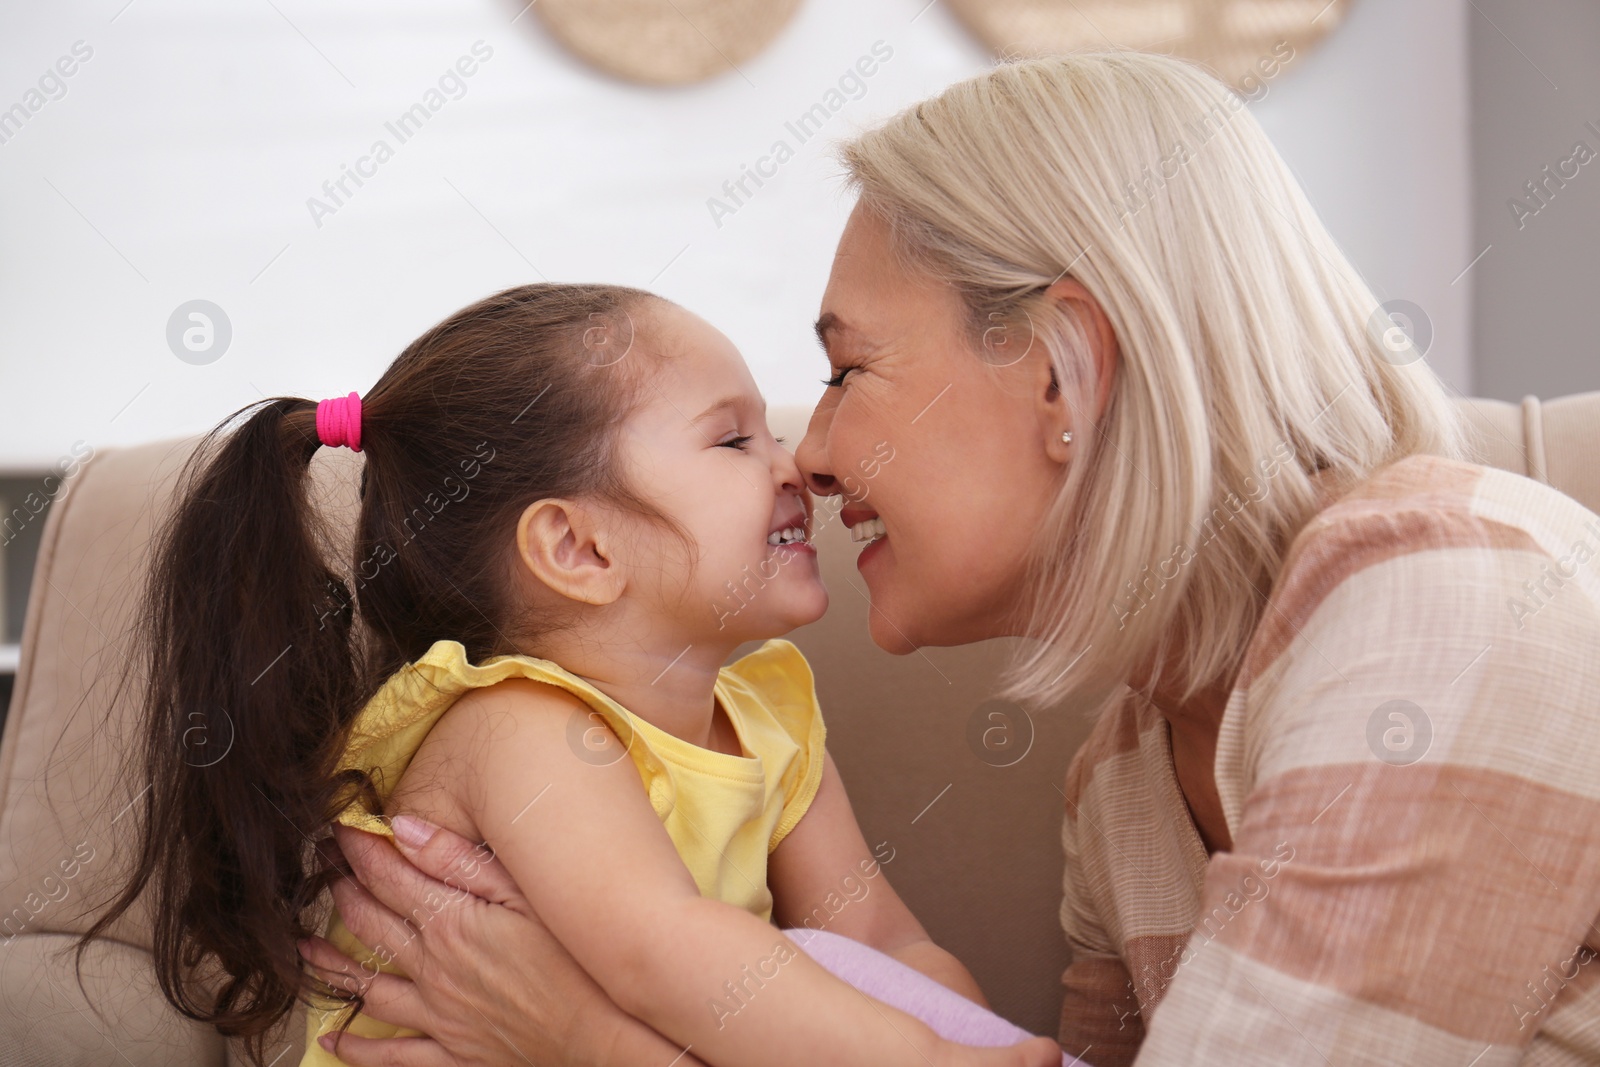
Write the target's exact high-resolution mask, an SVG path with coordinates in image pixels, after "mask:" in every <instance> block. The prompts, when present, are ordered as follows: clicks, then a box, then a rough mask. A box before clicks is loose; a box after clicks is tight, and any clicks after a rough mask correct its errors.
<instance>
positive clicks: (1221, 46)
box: [541, 0, 1354, 95]
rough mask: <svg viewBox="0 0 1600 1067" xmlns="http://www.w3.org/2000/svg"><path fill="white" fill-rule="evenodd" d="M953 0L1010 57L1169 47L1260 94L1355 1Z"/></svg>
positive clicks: (977, 29)
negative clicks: (1267, 84) (1266, 85)
mask: <svg viewBox="0 0 1600 1067" xmlns="http://www.w3.org/2000/svg"><path fill="white" fill-rule="evenodd" d="M542 2H543V0H541V3H542ZM946 2H947V3H948V4H949V5H950V9H951V10H952V11H954V12H955V13H956V17H957V18H959V19H960V20H961V21H962V22H963V23H965V24H966V26H967V28H968V29H970V30H971V31H972V32H973V33H974V34H975V35H976V36H977V37H978V39H979V40H981V41H983V43H984V44H986V45H988V46H989V47H990V48H992V49H993V50H994V52H995V54H996V55H999V56H1001V57H1003V58H1011V57H1028V56H1042V55H1057V54H1060V53H1062V52H1083V51H1101V50H1112V49H1124V48H1125V49H1132V50H1135V51H1139V52H1162V53H1167V54H1170V55H1176V56H1181V57H1183V58H1184V59H1192V60H1195V61H1197V62H1199V63H1202V64H1204V65H1205V66H1206V67H1207V68H1209V69H1210V70H1211V72H1212V73H1213V74H1215V75H1216V76H1217V77H1219V78H1221V79H1222V80H1223V81H1225V82H1227V83H1228V84H1229V85H1231V86H1233V87H1234V88H1235V89H1238V90H1239V91H1241V92H1242V93H1245V94H1246V95H1254V94H1256V93H1258V92H1260V91H1261V90H1260V88H1259V86H1262V85H1265V84H1266V83H1267V82H1270V81H1271V80H1272V79H1273V78H1275V77H1277V75H1278V74H1280V73H1282V70H1283V68H1284V67H1286V66H1293V65H1294V63H1295V61H1296V60H1298V59H1300V58H1302V57H1303V56H1304V55H1305V54H1306V53H1307V52H1309V51H1310V50H1311V48H1312V47H1313V46H1315V45H1316V43H1317V42H1318V41H1319V40H1321V39H1322V38H1323V37H1324V36H1325V35H1326V34H1328V33H1329V32H1331V31H1332V30H1333V29H1334V28H1335V27H1336V26H1338V25H1339V23H1340V21H1341V20H1342V19H1343V18H1344V17H1345V15H1346V14H1348V12H1349V10H1350V6H1351V4H1352V3H1354V0H946Z"/></svg>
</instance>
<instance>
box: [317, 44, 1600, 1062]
mask: <svg viewBox="0 0 1600 1067" xmlns="http://www.w3.org/2000/svg"><path fill="white" fill-rule="evenodd" d="M844 159H845V161H846V163H847V165H848V168H849V173H850V177H851V180H852V183H853V185H854V187H855V188H856V190H857V191H858V193H859V200H858V203H857V205H856V207H855V209H854V212H853V213H852V215H851V216H850V219H849V221H848V223H847V224H846V226H845V230H844V233H843V235H842V237H841V238H840V241H839V247H838V252H837V255H836V257H835V259H834V264H833V272H832V276H831V277H830V279H829V282H828V287H827V291H826V293H825V295H824V297H823V301H822V309H821V312H822V314H821V318H820V319H819V321H818V333H819V336H820V337H821V339H822V341H823V343H824V347H825V348H826V351H827V357H828V361H829V363H830V365H831V371H832V378H831V380H830V382H829V386H828V389H827V391H826V393H825V394H824V396H823V397H822V399H821V401H820V402H819V403H818V405H817V408H816V411H815V414H814V415H813V416H812V420H811V425H810V428H809V431H808V432H807V434H806V436H805V439H804V440H803V441H802V442H801V443H800V445H799V447H798V450H797V458H798V460H799V463H800V466H801V469H802V470H803V471H804V472H805V473H806V476H807V479H808V482H809V484H810V486H811V488H812V490H813V491H814V492H815V493H817V494H819V495H832V494H838V495H841V496H842V497H843V500H842V505H843V512H842V514H843V518H844V521H845V522H846V523H849V524H851V525H852V526H857V527H858V529H859V530H860V532H861V533H862V534H864V535H866V534H874V535H876V536H875V537H874V538H873V540H872V541H871V543H870V544H868V545H867V547H866V548H865V549H864V550H863V552H862V556H861V559H860V561H859V563H858V566H859V568H860V570H861V573H862V575H863V577H864V579H865V581H866V584H867V587H868V589H869V590H870V593H871V598H872V607H873V611H872V612H871V618H872V620H873V623H872V637H873V640H874V641H875V642H876V643H877V644H878V645H880V646H881V647H882V648H884V649H885V650H887V651H889V652H893V653H898V654H903V653H906V652H909V651H911V650H912V649H915V648H917V647H919V646H922V645H955V644H963V643H966V642H971V641H981V640H984V639H986V638H991V637H997V636H1002V635H1020V636H1024V637H1026V638H1029V639H1030V640H1028V641H1026V642H1024V643H1023V646H1024V649H1025V651H1024V652H1022V653H1021V654H1020V656H1019V658H1018V660H1017V661H1016V662H1015V663H1013V664H1012V665H1011V667H1010V670H1009V672H1008V674H1007V676H1006V678H1005V679H1004V686H1005V687H1004V689H1003V691H1002V692H1001V693H1000V694H998V695H999V696H1003V697H1007V698H1010V699H1014V700H1018V701H1055V700H1059V699H1060V698H1061V697H1062V696H1063V695H1064V694H1065V693H1066V692H1067V691H1069V690H1077V689H1082V690H1083V691H1085V692H1087V691H1105V690H1109V692H1110V694H1111V695H1110V697H1109V698H1108V700H1107V701H1106V704H1105V706H1104V707H1103V708H1102V709H1101V711H1100V715H1099V719H1098V721H1097V725H1096V727H1095V729H1094V731H1093V733H1092V735H1091V736H1090V738H1089V739H1088V741H1087V742H1086V743H1085V745H1084V746H1083V747H1082V748H1081V749H1080V750H1079V751H1078V752H1077V754H1076V755H1075V756H1074V758H1073V760H1072V763H1071V765H1070V766H1069V767H1068V768H1066V782H1065V794H1066V798H1067V804H1066V818H1065V826H1064V830H1063V842H1064V845H1065V848H1066V875H1065V884H1064V886H1063V900H1062V905H1061V922H1062V925H1063V927H1064V929H1065V932H1066V936H1067V938H1068V940H1069V942H1070V944H1071V946H1072V949H1073V962H1072V965H1071V966H1070V967H1069V968H1068V969H1067V971H1066V973H1065V974H1064V975H1063V976H1062V982H1063V986H1064V993H1065V995H1064V1003H1063V1005H1062V1013H1061V1028H1060V1034H1059V1039H1060V1041H1061V1042H1062V1044H1063V1046H1064V1047H1065V1048H1066V1049H1067V1051H1069V1052H1072V1053H1074V1054H1079V1053H1083V1054H1084V1056H1085V1058H1086V1059H1087V1060H1088V1061H1090V1062H1092V1063H1094V1064H1097V1065H1112V1064H1125V1063H1133V1062H1137V1063H1138V1064H1139V1065H1141V1067H1144V1065H1164V1064H1212V1063H1215V1064H1228V1065H1230V1067H1250V1065H1256V1064H1262V1065H1265V1064H1273V1065H1284V1064H1308V1065H1321V1064H1335V1063H1337V1064H1345V1063H1405V1064H1411V1065H1427V1064H1440V1065H1444V1064H1450V1065H1453V1067H1468V1065H1469V1064H1470V1065H1473V1067H1491V1065H1498V1064H1511V1063H1525V1064H1557V1063H1560V1064H1576V1063H1600V966H1590V965H1589V964H1590V963H1591V961H1592V960H1593V959H1594V957H1595V954H1596V951H1600V932H1597V929H1596V919H1597V915H1600V773H1597V768H1600V608H1597V602H1600V576H1597V575H1596V567H1595V566H1594V565H1592V564H1591V563H1590V562H1589V560H1590V556H1589V555H1584V556H1583V558H1582V559H1579V560H1578V561H1577V562H1576V563H1574V562H1573V559H1574V558H1575V557H1574V554H1573V549H1574V546H1576V545H1579V544H1580V543H1581V544H1586V545H1587V544H1590V543H1591V542H1592V539H1593V537H1594V536H1595V532H1596V531H1600V519H1597V517H1596V516H1595V515H1594V514H1593V513H1591V512H1589V511H1587V510H1585V509H1584V508H1583V507H1582V506H1580V505H1579V504H1578V503H1576V502H1575V501H1573V500H1571V499H1570V498H1568V497H1566V496H1564V495H1562V494H1560V493H1559V492H1557V491H1555V490H1553V489H1551V488H1549V487H1547V486H1543V485H1540V484H1538V483H1535V482H1533V481H1530V480H1528V479H1526V478H1522V477H1520V476H1517V475H1513V474H1509V473H1506V472H1503V471H1499V470H1494V469H1490V468H1487V467H1484V466H1481V465H1478V464H1476V463H1474V462H1471V461H1470V460H1469V457H1468V453H1467V449H1466V444H1465V438H1464V430H1463V427H1462V425H1461V424H1460V422H1459V416H1458V414H1457V411H1456V409H1455V407H1454V405H1453V404H1452V403H1451V401H1450V399H1449V398H1448V397H1447V395H1446V393H1445V389H1444V387H1443V385H1442V383H1441V382H1440V381H1439V380H1438V379H1437V377H1436V376H1435V375H1434V374H1433V372H1432V371H1431V370H1430V369H1429V367H1428V366H1427V364H1426V363H1425V362H1423V361H1422V359H1421V358H1420V353H1419V352H1417V351H1416V350H1415V349H1414V348H1413V347H1412V346H1411V345H1410V344H1409V343H1408V342H1407V341H1406V338H1405V335H1404V333H1403V332H1401V331H1399V330H1398V329H1397V328H1396V326H1395V324H1394V323H1393V322H1392V321H1391V320H1390V319H1389V318H1388V316H1387V315H1386V314H1384V309H1383V308H1381V307H1380V305H1379V302H1378V300H1377V299H1376V298H1375V297H1374V295H1373V294H1372V292H1371V290H1370V289H1369V288H1368V286H1367V285H1366V284H1365V283H1364V282H1363V281H1362V280H1361V277H1360V275H1359V274H1358V273H1357V272H1356V270H1355V269H1354V268H1353V267H1352V266H1351V265H1350V263H1349V262H1348V261H1347V260H1346V258H1345V256H1344V255H1343V254H1342V253H1341V251H1340V250H1339V248H1338V246H1337V245H1336V244H1335V243H1334V242H1333V240H1332V239H1331V238H1330V237H1329V235H1328V233H1327V231H1326V229H1325V228H1324V226H1323V224H1322V222H1321V221H1320V220H1319V219H1318V217H1317V215H1316V213H1315V212H1314V211H1313V209H1312V207H1311V205H1310V204H1309V203H1308V202H1307V200H1306V198H1305V195H1304V193H1303V192H1302V191H1301V189H1300V187H1299V186H1298V184H1297V183H1296V181H1295V180H1294V178H1293V176H1292V175H1291V173H1290V172H1289V170H1288V168H1287V167H1286V166H1285V165H1284V163H1283V161H1282V160H1281V159H1280V158H1279V156H1278V155H1277V153H1276V152H1275V151H1274V149H1273V148H1272V146H1271V144H1270V143H1269V142H1268V141H1267V139H1266V137H1265V135H1264V134H1263V133H1262V131H1261V129H1260V127H1259V126H1258V125H1257V123H1256V121H1255V120H1254V118H1252V117H1251V115H1250V114H1249V113H1248V112H1247V111H1245V110H1244V109H1243V108H1242V105H1241V104H1240V102H1239V100H1238V98H1237V97H1235V96H1233V95H1232V94H1231V93H1229V92H1228V90H1226V89H1225V88H1224V87H1223V86H1222V85H1221V84H1220V83H1218V82H1216V81H1215V80H1214V79H1212V78H1210V77H1209V76H1207V75H1206V74H1204V73H1202V72H1201V71H1200V70H1199V69H1198V68H1195V67H1193V66H1190V65H1188V64H1186V63H1183V62H1181V61H1178V60H1174V59H1170V58H1165V57H1160V56H1151V55H1141V54H1134V53H1113V54H1092V55H1077V56H1071V57H1062V58H1052V59H1041V60H1033V61H1026V62H1018V63H1010V64H1005V65H1002V66H999V67H997V68H995V69H994V70H991V71H989V72H987V73H985V74H983V75H980V76H978V77H975V78H973V79H971V80H968V81H965V82H962V83H960V84H957V85H955V86H952V87H951V88H949V89H947V90H946V91H945V92H943V93H942V94H940V95H939V96H937V97H935V98H933V99H931V100H928V101H925V102H923V103H922V104H920V105H917V106H916V107H913V108H911V109H909V110H907V111H905V112H903V113H901V114H900V115H898V116H896V117H895V118H893V119H892V120H890V121H889V122H888V123H887V124H885V125H884V126H882V127H881V128H879V129H876V130H873V131H871V132H869V133H867V134H865V135H864V136H861V137H860V138H858V139H856V140H855V141H853V142H852V143H850V144H849V145H847V146H846V148H845V149H844ZM930 405H932V406H930ZM923 415H927V416H928V417H922V416H923ZM886 426H888V427H893V428H894V443H895V450H896V460H895V463H894V464H893V465H892V466H888V467H883V468H881V470H880V473H879V474H878V475H877V476H876V477H875V478H874V479H873V480H872V482H871V483H870V487H866V486H862V485H861V484H859V482H857V481H856V480H853V479H849V478H847V477H845V475H846V473H847V472H850V471H853V470H856V469H858V463H859V462H861V461H862V460H864V459H869V458H870V456H871V454H872V449H873V446H874V444H875V443H876V442H878V441H880V440H881V439H882V437H883V428H884V427H886ZM869 489H870V491H869ZM1590 524H1592V530H1591V529H1590V528H1589V527H1590ZM1552 566H1554V567H1557V569H1559V570H1560V572H1561V574H1562V575H1563V576H1566V575H1567V572H1568V571H1569V570H1573V569H1574V568H1575V569H1576V570H1575V577H1576V580H1567V581H1564V582H1563V583H1561V584H1560V585H1559V587H1552V586H1550V585H1549V583H1548V582H1546V583H1545V584H1543V585H1538V584H1536V583H1538V582H1539V580H1540V576H1541V575H1548V574H1549V572H1550V568H1551V567H1552ZM1529 583H1535V584H1533V585H1532V586H1531V588H1534V589H1536V590H1542V593H1543V595H1541V596H1540V597H1539V599H1538V604H1539V607H1538V610H1537V611H1528V610H1526V609H1525V610H1523V611H1521V612H1518V611H1515V610H1508V605H1509V604H1513V603H1516V604H1523V605H1524V606H1525V605H1526V604H1527V602H1528V596H1529V593H1528V590H1529V588H1530V584H1529ZM397 829H399V827H398V826H397ZM411 829H412V830H413V831H415V830H416V827H412V828H411ZM406 836H407V837H409V840H402V841H401V847H402V849H403V852H404V856H402V855H401V854H398V853H397V852H396V851H395V850H394V848H392V847H391V846H390V845H389V844H388V843H387V842H386V841H381V840H378V839H374V838H370V837H368V836H366V835H362V834H359V833H356V832H354V831H341V837H340V845H341V847H342V848H343V850H344V853H345V855H346V856H347V857H348V860H349V862H350V863H351V865H352V867H353V868H354V870H355V872H356V873H357V875H358V877H359V878H360V882H361V883H362V884H357V883H356V882H353V881H349V880H346V881H344V882H342V883H341V884H340V886H339V887H338V888H337V889H336V891H335V893H336V897H337V902H338V906H339V909H340V912H341V913H342V914H343V915H344V916H345V918H346V922H347V923H348V924H349V925H350V927H351V928H352V929H353V930H354V931H355V932H356V934H357V935H358V936H360V937H361V938H362V940H364V941H367V942H368V943H377V942H378V941H379V940H385V930H386V928H387V927H388V926H389V924H393V923H398V922H399V918H398V916H400V915H405V914H407V913H409V912H410V911H411V910H412V908H413V907H415V906H419V905H418V903H417V902H418V901H420V900H422V899H424V897H425V896H426V894H428V893H429V892H449V890H447V889H445V887H444V886H442V885H441V884H440V883H439V881H438V880H437V879H442V878H443V877H445V876H446V875H447V874H449V873H450V872H451V871H453V870H457V869H458V865H459V863H460V862H461V861H462V858H463V857H465V856H469V855H470V854H471V850H472V844H471V843H469V842H466V841H463V840H461V839H459V838H455V837H453V835H450V834H448V833H447V832H445V831H437V832H432V833H431V836H430V835H429V832H428V828H427V827H426V826H424V827H423V828H422V831H421V832H420V833H417V832H413V833H409V834H408V835H406ZM408 860H409V862H408ZM478 884H479V886H480V888H479V892H480V894H481V895H482V898H481V899H480V898H470V900H469V903H468V904H467V905H466V906H464V907H460V908H452V909H447V910H446V912H445V913H443V914H441V915H440V916H438V917H436V918H435V919H433V920H432V921H431V922H430V923H429V924H427V925H426V926H425V927H423V929H422V930H421V931H420V933H417V934H416V935H415V936H414V937H411V938H410V939H409V944H408V946H407V948H406V950H405V951H403V952H402V953H401V954H400V956H399V958H398V960H397V962H398V963H399V964H400V965H401V966H402V967H404V969H405V971H406V972H407V973H408V974H410V975H411V976H412V977H411V978H410V979H409V980H408V979H405V978H401V977H397V976H393V975H381V976H379V977H378V978H377V979H376V980H375V981H374V982H373V983H372V985H371V986H370V988H369V990H368V997H369V1000H368V1011H369V1013H370V1014H372V1015H375V1016H377V1017H379V1018H382V1019H386V1020H389V1021H392V1022H395V1023H399V1024H403V1025H406V1026H412V1027H415V1028H417V1029H419V1030H421V1031H423V1032H425V1033H427V1034H429V1035H431V1036H430V1037H429V1038H418V1039H397V1040H392V1041H389V1042H382V1043H372V1042H361V1041H356V1040H352V1041H347V1042H346V1043H345V1044H344V1045H343V1047H342V1048H341V1050H340V1054H341V1056H342V1057H343V1058H344V1059H346V1060H347V1061H348V1062H350V1063H353V1064H408V1065H419V1067H420V1065H438V1064H447V1063H451V1064H454V1063H473V1064H478V1063H485V1064H486V1063H496V1064H499V1063H522V1062H526V1061H527V1060H531V1061H532V1062H535V1063H539V1064H545V1063H573V1064H628V1065H633V1064H639V1065H645V1064H648V1065H652V1067H664V1065H666V1064H667V1063H668V1062H669V1061H672V1060H673V1058H674V1057H675V1056H679V1055H680V1053H679V1050H678V1048H677V1047H676V1046H674V1045H672V1044H671V1043H670V1042H668V1041H666V1039H664V1038H661V1037H660V1036H659V1035H657V1034H656V1033H654V1031H651V1030H649V1029H648V1028H647V1027H645V1026H644V1025H643V1024H642V1023H639V1022H638V1021H637V1020H635V1019H632V1018H631V1017H629V1016H626V1015H624V1014H623V1013H621V1012H620V1011H619V1010H618V1009H617V1008H616V1007H615V1006H613V1005H612V1004H611V1002H610V1001H609V1000H608V999H607V998H606V997H605V995H604V994H603V993H602V992H601V991H600V989H599V988H598V986H596V985H595V983H594V982H593V981H592V980H591V979H590V978H589V977H588V976H587V975H586V974H584V973H583V972H582V970H581V969H579V968H578V967H577V966H576V964H575V963H574V962H573V961H572V959H571V957H570V956H568V955H567V954H566V952H565V951H564V950H563V949H562V947H561V946H560V945H559V944H558V943H556V942H555V941H554V940H553V938H551V936H550V935H549V934H548V932H547V931H546V930H545V929H544V927H543V926H542V925H541V924H540V922H539V921H538V919H537V917H536V916H534V915H533V914H531V912H530V910H529V909H528V908H527V906H526V904H525V902H523V901H522V898H521V896H520V894H519V893H518V892H517V890H516V888H515V886H514V884H513V883H511V881H510V880H509V879H508V878H506V877H505V876H504V874H503V872H501V871H499V870H498V869H497V868H495V867H494V866H493V865H492V864H491V865H489V866H486V867H485V868H484V870H483V872H482V876H481V878H480V880H479V883H478ZM362 885H364V886H365V888H363V887H362ZM308 956H309V958H311V959H312V960H313V962H315V963H317V964H319V965H320V966H322V967H323V968H324V969H325V970H327V971H335V970H338V969H340V967H341V965H343V966H344V967H346V968H349V966H350V965H349V964H348V963H347V962H343V961H341V959H339V958H337V957H330V956H329V955H328V954H327V953H326V951H325V950H324V949H323V948H322V947H321V946H318V945H315V944H313V945H312V946H311V947H310V948H309V949H308ZM818 1025H819V1026H825V1025H826V1020H819V1021H818ZM1085 1050H1087V1051H1086V1052H1085ZM691 1059H692V1056H689V1055H683V1056H682V1059H680V1060H679V1062H680V1063H683V1062H688V1061H690V1060H691Z"/></svg>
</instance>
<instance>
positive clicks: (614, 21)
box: [533, 0, 800, 85]
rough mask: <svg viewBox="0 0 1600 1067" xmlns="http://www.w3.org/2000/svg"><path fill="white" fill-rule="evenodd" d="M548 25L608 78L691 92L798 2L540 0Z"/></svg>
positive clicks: (747, 52) (767, 35) (732, 65)
mask: <svg viewBox="0 0 1600 1067" xmlns="http://www.w3.org/2000/svg"><path fill="white" fill-rule="evenodd" d="M533 7H534V10H536V11H538V12H539V14H540V16H541V17H542V18H543V19H544V22H545V25H546V26H548V27H549V28H550V32H551V33H552V34H554V35H555V36H556V38H557V39H558V40H559V41H561V43H562V44H564V45H565V46H566V47H567V48H568V49H569V50H571V51H572V52H574V53H575V54H577V55H578V56H579V57H580V58H582V59H584V60H585V61H587V62H588V63H591V64H593V65H594V66H596V67H599V68H600V69H601V70H603V71H606V72H607V73H609V74H615V75H616V76H617V77H619V78H627V79H628V80H629V81H636V82H644V83H646V84H650V85H686V84H689V83H690V82H698V81H704V80H705V79H707V78H711V77H715V76H716V75H718V74H727V73H730V72H732V71H735V70H737V69H738V67H739V65H740V64H741V63H743V62H744V61H745V60H747V59H749V58H750V57H752V56H754V55H756V54H757V53H758V52H760V51H761V50H762V49H764V48H766V47H767V45H768V44H770V43H772V39H773V38H774V37H776V36H777V35H778V31H779V30H781V29H783V27H784V26H785V25H786V24H787V23H788V22H789V20H790V18H792V17H793V16H794V13H795V11H796V10H798V9H799V7H800V0H538V3H536V4H534V5H533Z"/></svg>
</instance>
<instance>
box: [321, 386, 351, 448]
mask: <svg viewBox="0 0 1600 1067" xmlns="http://www.w3.org/2000/svg"><path fill="white" fill-rule="evenodd" d="M317 438H318V439H319V440H321V441H322V443H323V444H325V445H331V446H333V447H334V448H338V447H339V446H340V445H349V446H350V448H351V450H352V451H355V452H360V451H361V394H360V393H356V392H352V393H351V394H350V395H349V396H336V397H333V398H331V399H328V400H323V401H319V402H318V404H317Z"/></svg>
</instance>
